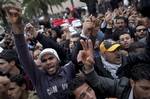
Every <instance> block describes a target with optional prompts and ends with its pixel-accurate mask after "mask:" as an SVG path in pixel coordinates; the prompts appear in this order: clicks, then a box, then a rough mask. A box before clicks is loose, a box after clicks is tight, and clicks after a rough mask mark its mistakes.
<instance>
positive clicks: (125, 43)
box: [119, 34, 133, 48]
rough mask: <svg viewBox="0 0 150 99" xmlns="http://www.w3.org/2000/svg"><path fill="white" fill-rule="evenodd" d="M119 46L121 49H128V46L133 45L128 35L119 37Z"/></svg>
mask: <svg viewBox="0 0 150 99" xmlns="http://www.w3.org/2000/svg"><path fill="white" fill-rule="evenodd" d="M119 41H120V44H121V45H122V46H123V48H129V46H130V44H131V43H133V39H132V38H131V36H130V35H129V34H123V35H121V36H120V37H119Z"/></svg>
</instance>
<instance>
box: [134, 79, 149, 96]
mask: <svg viewBox="0 0 150 99" xmlns="http://www.w3.org/2000/svg"><path fill="white" fill-rule="evenodd" d="M131 85H132V88H133V94H134V97H135V99H150V80H139V81H133V83H131Z"/></svg>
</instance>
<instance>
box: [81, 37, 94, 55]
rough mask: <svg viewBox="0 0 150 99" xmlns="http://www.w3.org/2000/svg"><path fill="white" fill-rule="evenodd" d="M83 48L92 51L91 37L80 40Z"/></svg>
mask: <svg viewBox="0 0 150 99" xmlns="http://www.w3.org/2000/svg"><path fill="white" fill-rule="evenodd" d="M80 43H81V45H82V48H83V50H90V51H92V52H93V43H92V41H91V39H88V40H85V41H84V40H80Z"/></svg>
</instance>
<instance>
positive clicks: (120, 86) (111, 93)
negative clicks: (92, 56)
mask: <svg viewBox="0 0 150 99" xmlns="http://www.w3.org/2000/svg"><path fill="white" fill-rule="evenodd" d="M85 76H86V80H87V81H88V83H89V84H90V85H91V86H92V88H93V89H94V90H95V91H97V92H98V93H99V95H101V96H105V97H117V98H119V99H128V98H129V95H130V91H131V86H130V83H129V79H128V78H125V77H123V78H121V79H113V80H112V79H109V78H105V77H102V76H98V75H97V73H96V72H95V71H92V72H90V73H89V74H86V75H85Z"/></svg>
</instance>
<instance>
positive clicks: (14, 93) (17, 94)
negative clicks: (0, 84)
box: [8, 82, 25, 99]
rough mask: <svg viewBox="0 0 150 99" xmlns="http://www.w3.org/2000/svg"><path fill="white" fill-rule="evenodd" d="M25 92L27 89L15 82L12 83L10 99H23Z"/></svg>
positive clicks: (9, 92) (9, 90)
mask: <svg viewBox="0 0 150 99" xmlns="http://www.w3.org/2000/svg"><path fill="white" fill-rule="evenodd" d="M24 90H25V88H23V87H20V86H18V85H17V84H16V83H15V82H11V83H10V87H9V89H8V96H9V97H10V99H21V97H22V94H23V91H24Z"/></svg>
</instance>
